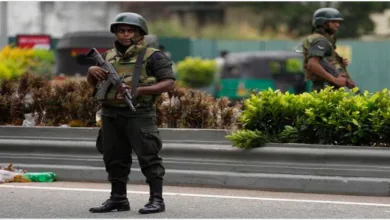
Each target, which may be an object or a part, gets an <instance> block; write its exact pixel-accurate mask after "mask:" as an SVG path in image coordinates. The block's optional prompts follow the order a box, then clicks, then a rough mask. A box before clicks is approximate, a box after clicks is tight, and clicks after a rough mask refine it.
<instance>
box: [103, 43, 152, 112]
mask: <svg viewBox="0 0 390 220" xmlns="http://www.w3.org/2000/svg"><path fill="white" fill-rule="evenodd" d="M157 51H159V50H157V49H154V48H147V50H146V53H145V56H144V58H143V66H142V68H141V73H140V79H139V86H140V87H142V86H150V85H153V84H156V83H157V80H156V77H154V76H149V75H148V73H147V71H146V61H147V59H148V58H149V57H150V56H152V54H153V53H154V52H157ZM116 54H117V52H116V51H115V49H111V50H109V51H107V54H106V57H105V60H106V61H107V62H109V63H111V64H112V66H113V67H114V69H115V70H116V71H117V73H118V75H119V76H120V77H121V78H122V79H123V80H124V81H125V83H126V85H128V86H129V87H130V88H131V86H132V85H131V83H132V81H131V79H132V76H133V72H134V68H135V63H136V60H137V55H136V56H134V57H131V58H127V59H122V58H121V57H118V56H116ZM103 83H104V81H103V82H101V83H99V84H98V86H97V89H99V86H100V85H102V84H103ZM157 97H158V95H139V96H138V97H136V98H134V99H133V105H134V106H135V107H136V108H137V106H138V107H139V106H151V105H153V104H154V102H155V100H156V99H157ZM99 101H100V102H101V103H102V104H105V105H110V106H116V107H125V106H127V104H126V102H125V100H124V99H123V97H122V96H121V95H120V93H119V92H118V91H117V89H116V88H115V87H114V86H110V88H109V89H108V92H107V93H106V97H105V98H104V99H101V100H99Z"/></svg>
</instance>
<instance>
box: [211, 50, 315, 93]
mask: <svg viewBox="0 0 390 220" xmlns="http://www.w3.org/2000/svg"><path fill="white" fill-rule="evenodd" d="M216 87H217V88H216V97H228V98H230V99H232V100H238V99H242V98H247V97H248V96H249V95H250V92H251V91H261V90H267V89H268V88H272V89H274V90H276V89H279V90H280V91H282V92H286V91H289V92H290V93H295V94H300V93H303V92H306V91H310V88H309V84H308V83H307V82H305V75H304V72H303V56H302V54H298V53H296V52H290V51H261V52H237V53H229V54H228V55H227V57H226V59H225V63H224V66H223V68H222V72H221V78H220V79H219V84H218V85H217V86H216Z"/></svg>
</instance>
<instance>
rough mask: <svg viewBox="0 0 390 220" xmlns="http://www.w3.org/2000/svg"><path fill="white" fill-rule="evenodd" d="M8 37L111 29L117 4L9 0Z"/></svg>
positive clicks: (117, 10) (117, 11) (116, 11)
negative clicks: (15, 0)
mask: <svg viewBox="0 0 390 220" xmlns="http://www.w3.org/2000/svg"><path fill="white" fill-rule="evenodd" d="M7 9H8V22H7V26H8V36H15V35H17V34H50V35H51V36H53V37H61V36H62V35H63V34H64V33H66V32H72V31H81V30H109V24H110V22H111V21H112V19H113V18H114V17H115V15H117V14H118V13H120V6H119V3H116V2H13V1H9V2H8V4H7Z"/></svg>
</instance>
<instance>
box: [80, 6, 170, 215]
mask: <svg viewBox="0 0 390 220" xmlns="http://www.w3.org/2000/svg"><path fill="white" fill-rule="evenodd" d="M110 31H111V32H112V33H114V34H115V35H116V41H115V42H114V48H112V49H110V50H108V51H106V52H105V53H104V54H103V58H104V59H105V60H106V61H107V62H110V63H111V64H112V65H113V67H114V68H115V70H116V71H117V73H118V74H119V75H120V76H122V77H123V79H124V81H125V82H126V84H127V85H128V86H129V87H131V85H132V84H131V78H132V74H133V70H134V67H135V63H136V58H137V55H138V53H140V51H141V50H143V49H144V48H147V47H146V43H145V40H144V35H147V34H148V27H147V24H146V21H145V19H144V18H143V17H142V16H141V15H138V14H135V13H121V14H119V15H117V16H116V18H115V21H114V22H113V23H112V24H111V27H110ZM106 79H107V71H106V70H104V69H103V68H101V67H99V66H91V67H90V68H89V69H88V76H87V80H88V82H89V84H90V85H91V86H93V87H94V88H95V89H99V85H101V84H102V83H104V81H105V80H106ZM174 83H175V78H174V75H173V71H172V62H171V61H170V60H169V59H168V58H167V57H166V56H165V55H164V54H163V53H162V52H160V51H159V50H158V49H154V48H149V47H148V48H147V49H146V52H145V56H144V57H143V66H142V69H141V74H140V77H139V86H138V87H137V90H136V93H135V95H134V96H133V104H134V106H135V107H136V111H135V112H134V111H131V109H130V108H129V106H127V104H126V102H125V101H124V99H123V96H122V95H121V93H120V92H118V91H116V89H115V87H112V88H111V89H110V90H109V91H108V92H107V95H106V97H105V98H104V99H103V100H100V101H101V103H102V130H101V131H102V133H101V141H102V151H103V160H104V164H105V167H106V171H107V173H108V180H109V182H111V196H110V198H109V199H108V200H107V201H106V202H105V203H103V205H102V206H100V207H94V208H91V209H90V212H94V213H97V212H110V211H112V210H117V211H128V210H130V204H129V201H128V199H127V194H126V192H127V188H126V186H127V182H128V176H129V174H130V167H131V164H132V157H131V154H132V150H134V152H135V153H136V155H137V157H138V161H139V164H140V167H141V171H142V173H143V174H144V175H145V177H146V182H147V183H148V184H149V188H150V198H149V201H148V203H147V204H146V205H145V207H144V208H142V209H140V210H139V213H141V214H148V213H157V212H163V211H165V204H164V200H163V197H162V188H163V176H164V174H165V169H164V166H163V165H162V159H161V158H160V157H159V155H158V153H159V151H160V149H161V147H162V141H161V138H160V134H159V131H158V128H157V124H156V109H155V100H156V99H157V97H158V96H159V95H160V94H161V93H164V92H167V91H169V90H171V89H173V88H174Z"/></svg>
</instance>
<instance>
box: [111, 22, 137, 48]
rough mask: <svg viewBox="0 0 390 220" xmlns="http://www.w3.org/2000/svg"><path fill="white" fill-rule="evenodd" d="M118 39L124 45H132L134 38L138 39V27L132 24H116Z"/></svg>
mask: <svg viewBox="0 0 390 220" xmlns="http://www.w3.org/2000/svg"><path fill="white" fill-rule="evenodd" d="M115 35H116V39H117V40H118V41H119V43H120V44H122V45H123V46H130V45H131V44H132V39H135V40H138V36H139V35H138V34H137V29H136V28H135V27H132V26H130V25H122V24H120V25H118V26H116V32H115Z"/></svg>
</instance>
